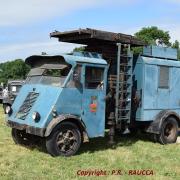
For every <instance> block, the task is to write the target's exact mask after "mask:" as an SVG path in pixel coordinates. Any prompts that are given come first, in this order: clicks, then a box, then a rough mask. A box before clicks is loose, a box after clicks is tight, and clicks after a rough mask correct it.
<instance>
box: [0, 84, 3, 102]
mask: <svg viewBox="0 0 180 180" xmlns="http://www.w3.org/2000/svg"><path fill="white" fill-rule="evenodd" d="M2 101H3V86H0V103H2Z"/></svg>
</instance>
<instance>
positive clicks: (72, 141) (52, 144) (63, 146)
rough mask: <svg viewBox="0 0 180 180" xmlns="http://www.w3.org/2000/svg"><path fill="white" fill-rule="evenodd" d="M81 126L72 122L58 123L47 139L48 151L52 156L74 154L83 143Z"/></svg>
mask: <svg viewBox="0 0 180 180" xmlns="http://www.w3.org/2000/svg"><path fill="white" fill-rule="evenodd" d="M81 140H82V138H81V133H80V131H79V128H78V127H77V126H76V125H75V124H73V123H71V122H63V123H61V124H60V125H58V126H57V127H56V128H55V129H54V130H53V131H52V133H51V134H50V136H49V137H47V139H46V148H47V151H48V152H49V153H50V154H51V155H52V156H72V155H74V154H75V153H76V152H77V151H78V149H79V148H80V145H81Z"/></svg>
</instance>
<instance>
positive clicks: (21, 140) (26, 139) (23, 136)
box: [11, 128, 33, 146]
mask: <svg viewBox="0 0 180 180" xmlns="http://www.w3.org/2000/svg"><path fill="white" fill-rule="evenodd" d="M11 135H12V138H13V140H14V142H15V143H16V144H20V145H25V146H28V145H31V144H32V142H33V135H31V134H28V133H26V132H25V131H22V130H19V129H14V128H12V131H11Z"/></svg>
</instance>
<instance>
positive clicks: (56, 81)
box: [26, 65, 71, 87]
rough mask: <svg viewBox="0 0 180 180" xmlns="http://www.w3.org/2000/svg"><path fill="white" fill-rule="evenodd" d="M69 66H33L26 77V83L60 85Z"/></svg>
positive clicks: (67, 72)
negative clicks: (57, 67)
mask: <svg viewBox="0 0 180 180" xmlns="http://www.w3.org/2000/svg"><path fill="white" fill-rule="evenodd" d="M70 69H71V67H70V66H68V65H63V66H62V67H61V68H60V69H47V68H44V67H43V68H41V67H40V68H33V69H31V71H30V73H29V74H28V77H27V79H26V84H43V85H52V86H58V87H59V86H60V87H61V86H62V85H63V83H64V81H65V79H66V77H67V75H68V74H69V71H70Z"/></svg>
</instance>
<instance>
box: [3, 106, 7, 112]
mask: <svg viewBox="0 0 180 180" xmlns="http://www.w3.org/2000/svg"><path fill="white" fill-rule="evenodd" d="M6 107H7V104H3V109H4V114H6Z"/></svg>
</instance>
